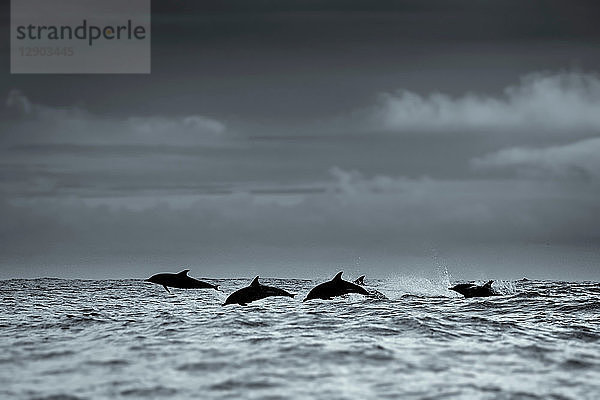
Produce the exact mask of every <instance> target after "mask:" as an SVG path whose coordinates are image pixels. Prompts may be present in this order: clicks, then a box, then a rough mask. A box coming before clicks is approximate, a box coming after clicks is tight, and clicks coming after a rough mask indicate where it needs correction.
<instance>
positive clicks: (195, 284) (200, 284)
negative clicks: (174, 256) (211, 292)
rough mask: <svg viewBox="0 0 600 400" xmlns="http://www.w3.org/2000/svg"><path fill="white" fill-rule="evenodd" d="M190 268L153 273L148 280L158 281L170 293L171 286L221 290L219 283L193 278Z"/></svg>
mask: <svg viewBox="0 0 600 400" xmlns="http://www.w3.org/2000/svg"><path fill="white" fill-rule="evenodd" d="M188 272H190V270H189V269H184V270H183V271H181V272H178V273H176V274H171V273H163V274H156V275H152V276H151V277H150V278H148V279H146V280H145V281H146V282H152V283H156V284H158V285H162V286H163V287H164V288H165V290H166V291H167V292H169V293H171V291H170V290H169V288H168V287H167V286H169V287H172V288H179V289H215V290H219V285H212V284H210V283H208V282H204V281H199V280H198V279H195V278H192V277H191V276H188Z"/></svg>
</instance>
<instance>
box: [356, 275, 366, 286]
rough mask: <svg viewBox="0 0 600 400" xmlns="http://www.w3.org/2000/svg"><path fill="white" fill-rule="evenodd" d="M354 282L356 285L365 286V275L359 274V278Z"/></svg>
mask: <svg viewBox="0 0 600 400" xmlns="http://www.w3.org/2000/svg"><path fill="white" fill-rule="evenodd" d="M354 283H355V284H356V285H360V286H365V276H364V275H361V276H359V277H358V278H356V279H355V280H354Z"/></svg>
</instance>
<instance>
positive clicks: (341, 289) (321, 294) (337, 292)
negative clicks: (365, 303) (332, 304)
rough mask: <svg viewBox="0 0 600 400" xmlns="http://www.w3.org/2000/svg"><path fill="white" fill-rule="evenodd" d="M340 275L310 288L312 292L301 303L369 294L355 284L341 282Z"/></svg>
mask: <svg viewBox="0 0 600 400" xmlns="http://www.w3.org/2000/svg"><path fill="white" fill-rule="evenodd" d="M342 273H343V271H341V272H338V273H337V275H336V276H335V277H334V278H333V279H332V280H330V281H328V282H323V283H321V284H320V285H317V286H315V287H314V288H312V290H311V291H310V292H308V295H307V296H306V298H305V299H304V300H302V301H306V300H311V299H323V300H331V299H332V298H333V297H336V296H342V295H344V294H348V293H359V294H363V295H365V296H368V295H369V292H367V291H366V290H365V289H364V288H363V287H361V286H358V285H357V284H356V283H352V282H348V281H345V280H343V279H342Z"/></svg>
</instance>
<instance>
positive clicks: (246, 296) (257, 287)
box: [223, 276, 296, 306]
mask: <svg viewBox="0 0 600 400" xmlns="http://www.w3.org/2000/svg"><path fill="white" fill-rule="evenodd" d="M295 295H296V294H295V293H293V294H292V293H288V292H286V291H285V290H283V289H279V288H276V287H273V286H267V285H261V284H260V282H258V276H257V277H256V278H254V280H253V281H252V283H251V284H250V286H246V287H245V288H241V289H239V290H236V291H235V292H233V293H231V294H230V295H229V297H227V299H226V300H225V303H223V305H224V306H226V305H227V304H239V305H241V306H245V305H247V304H248V303H251V302H253V301H255V300H260V299H264V298H265V297H271V296H287V297H292V298H293V297H294V296H295Z"/></svg>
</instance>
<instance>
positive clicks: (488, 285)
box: [483, 280, 494, 287]
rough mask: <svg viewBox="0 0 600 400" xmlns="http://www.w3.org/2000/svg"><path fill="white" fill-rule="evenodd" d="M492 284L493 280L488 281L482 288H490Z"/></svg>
mask: <svg viewBox="0 0 600 400" xmlns="http://www.w3.org/2000/svg"><path fill="white" fill-rule="evenodd" d="M492 283H494V281H493V280H491V281H488V282H487V283H486V284H485V285H483V286H484V287H492Z"/></svg>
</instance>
